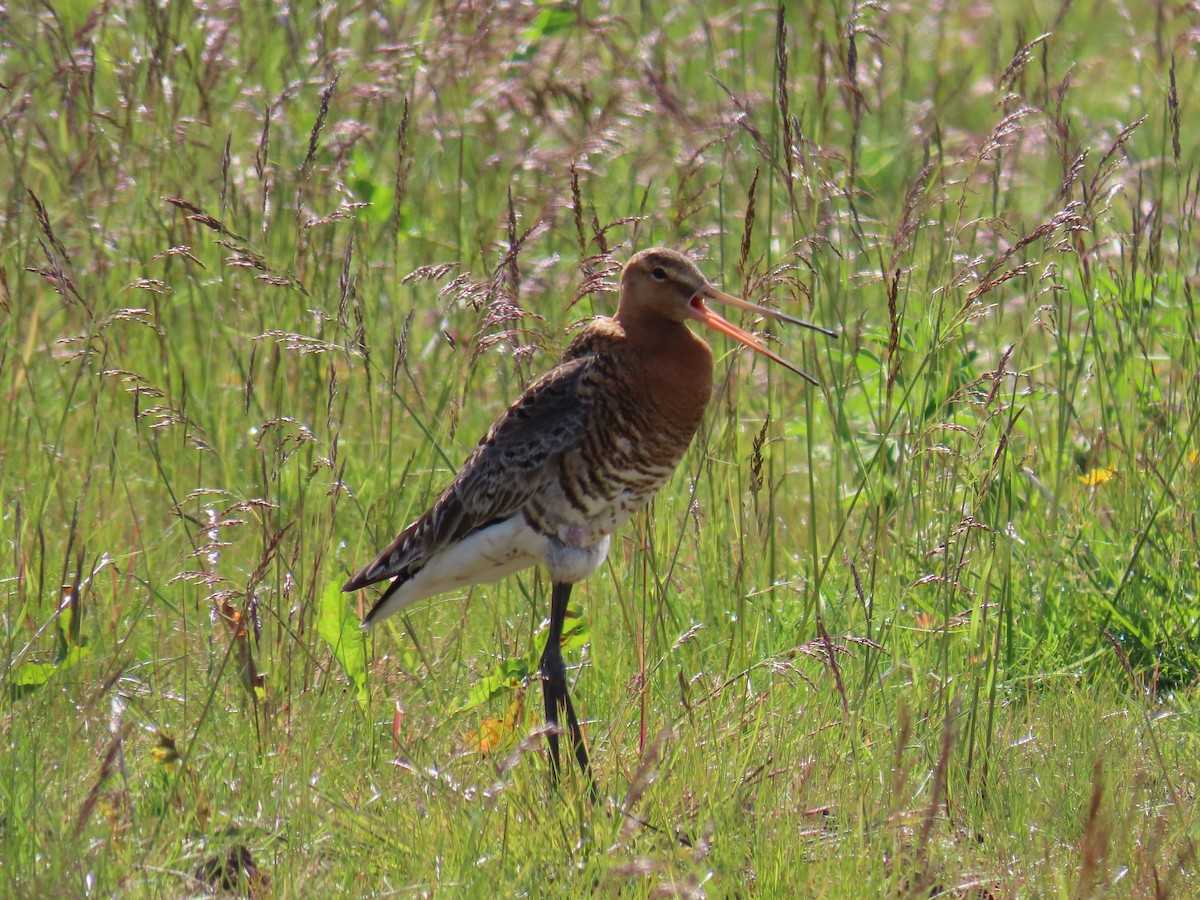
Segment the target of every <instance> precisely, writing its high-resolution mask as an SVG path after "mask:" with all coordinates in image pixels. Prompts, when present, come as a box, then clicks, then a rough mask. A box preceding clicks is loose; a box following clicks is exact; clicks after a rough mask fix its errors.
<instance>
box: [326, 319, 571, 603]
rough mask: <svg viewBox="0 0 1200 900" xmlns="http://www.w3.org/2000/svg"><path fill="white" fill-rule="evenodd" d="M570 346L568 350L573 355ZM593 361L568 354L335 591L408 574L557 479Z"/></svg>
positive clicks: (505, 516)
mask: <svg viewBox="0 0 1200 900" xmlns="http://www.w3.org/2000/svg"><path fill="white" fill-rule="evenodd" d="M578 343H579V342H578V341H576V342H575V343H573V344H572V347H571V349H572V350H577V347H576V344H578ZM594 362H595V356H594V355H592V354H583V355H579V354H578V353H575V354H572V353H570V352H568V354H567V356H565V357H564V359H563V361H562V362H560V363H559V364H558V365H557V366H556V367H555V368H553V369H552V370H550V371H549V372H547V373H546V374H545V375H543V376H542V377H541V378H539V379H538V380H537V381H535V382H534V383H533V384H531V385H530V386H529V387H528V388H527V389H526V390H525V393H524V394H522V395H521V397H520V398H519V399H518V400H517V401H516V402H515V403H514V404H513V405H512V406H510V407H509V408H508V409H507V410H505V412H504V414H503V415H501V416H500V418H499V419H497V420H496V422H495V424H494V425H492V427H491V428H490V429H489V430H488V433H487V434H486V435H484V437H483V439H482V440H481V441H480V442H479V444H478V445H477V446H476V447H475V450H474V451H473V452H472V453H471V455H470V456H469V457H468V458H467V461H466V462H465V463H464V464H463V467H462V468H461V469H460V470H459V472H458V476H457V477H456V478H455V479H454V481H453V482H451V484H450V486H449V487H447V488H446V490H444V491H443V492H442V494H441V495H440V496H439V497H438V498H437V500H435V501H434V503H433V505H432V506H431V507H430V508H429V509H428V510H427V511H426V512H425V513H424V514H423V515H422V516H421V517H420V518H419V519H417V520H416V521H415V522H413V523H412V524H411V525H409V526H408V527H407V528H406V529H404V531H403V532H401V533H400V535H399V536H397V538H396V539H395V540H394V541H392V543H391V544H390V545H389V546H388V547H387V548H386V549H385V550H384V551H383V552H382V553H380V554H379V556H378V557H377V558H376V559H375V560H374V561H373V562H372V563H371V564H370V565H368V566H365V567H364V568H363V569H362V570H361V571H359V572H358V573H357V574H356V575H355V576H354V577H353V578H351V579H350V580H349V581H348V582H346V584H345V585H344V586H343V588H342V590H343V591H354V590H358V589H359V588H362V587H365V586H367V585H369V584H374V583H376V582H379V581H384V580H386V579H389V578H397V577H399V576H403V575H405V574H407V573H412V572H415V571H416V570H418V569H420V568H421V566H422V565H424V563H425V561H426V560H427V559H429V557H430V556H432V555H433V554H435V553H437V552H438V551H439V550H442V549H444V548H445V547H447V546H449V545H450V544H452V543H454V542H455V541H458V540H461V539H462V538H464V537H466V536H467V535H469V534H470V533H471V532H473V531H475V530H476V529H479V528H484V527H486V526H488V525H490V524H492V523H494V522H498V521H501V520H503V519H506V518H508V517H509V516H511V515H513V514H514V513H516V512H517V511H519V510H520V509H521V508H522V507H523V506H524V505H525V504H526V503H527V502H528V501H529V498H530V497H532V496H533V495H534V494H535V493H536V492H537V491H539V490H541V489H542V488H543V487H544V486H545V485H546V484H547V483H548V482H549V481H550V480H551V479H553V478H556V477H557V476H558V471H559V470H558V466H559V461H560V460H561V459H562V456H563V454H564V453H565V452H567V451H568V450H570V449H571V448H572V447H574V446H576V445H577V444H578V443H579V442H580V441H581V440H582V437H583V435H584V433H585V430H586V427H587V422H588V415H589V413H590V411H591V401H590V398H591V391H590V389H589V387H588V386H587V382H588V376H589V373H590V371H591V370H592V368H593V365H594Z"/></svg>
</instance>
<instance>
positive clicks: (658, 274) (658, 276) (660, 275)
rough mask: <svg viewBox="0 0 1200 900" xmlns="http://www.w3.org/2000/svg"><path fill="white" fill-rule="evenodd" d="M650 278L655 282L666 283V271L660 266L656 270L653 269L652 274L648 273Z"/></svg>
mask: <svg viewBox="0 0 1200 900" xmlns="http://www.w3.org/2000/svg"><path fill="white" fill-rule="evenodd" d="M650 277H651V278H653V279H654V280H655V281H666V280H667V270H666V269H664V268H663V267H662V266H659V267H658V268H657V269H655V270H654V271H653V272H651V273H650Z"/></svg>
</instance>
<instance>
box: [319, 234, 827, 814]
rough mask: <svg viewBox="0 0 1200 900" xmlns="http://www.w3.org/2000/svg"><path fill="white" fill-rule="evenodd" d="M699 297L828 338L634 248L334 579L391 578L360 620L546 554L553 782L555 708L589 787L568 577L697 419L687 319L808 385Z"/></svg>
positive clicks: (641, 502) (700, 384)
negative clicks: (420, 508) (440, 474)
mask: <svg viewBox="0 0 1200 900" xmlns="http://www.w3.org/2000/svg"><path fill="white" fill-rule="evenodd" d="M705 301H715V302H717V303H723V304H726V305H728V306H732V307H735V308H737V309H743V310H747V311H749V312H753V313H757V314H758V315H761V316H767V317H769V318H772V319H778V320H780V321H782V322H789V323H791V324H793V325H802V326H804V327H806V328H812V329H814V330H816V331H820V332H822V333H823V334H827V335H829V336H830V337H836V336H837V335H836V334H835V333H834V332H832V331H829V330H827V329H824V328H820V327H818V326H816V325H811V324H809V323H808V322H805V321H802V320H801V319H797V318H794V317H792V316H789V315H786V314H784V313H781V312H777V311H776V310H771V309H765V308H763V307H760V306H756V305H754V304H753V303H747V302H746V301H745V300H739V299H738V298H737V297H731V296H730V295H728V294H725V293H722V292H721V291H719V290H717V289H716V288H715V287H713V286H712V285H711V284H710V283H709V281H708V279H706V278H705V277H704V275H703V274H701V272H700V270H699V269H698V268H697V267H696V265H695V264H694V263H692V262H691V260H689V259H688V258H687V257H685V256H683V255H681V254H679V253H676V252H675V251H673V250H664V249H654V250H644V251H642V252H641V253H638V254H636V255H635V256H633V258H631V259H630V260H629V262H628V264H627V265H626V266H625V268H624V270H623V271H622V272H621V290H620V300H619V303H618V306H617V314H616V316H614V317H613V318H611V319H610V318H606V317H599V318H597V319H595V320H593V321H592V322H590V323H589V324H588V325H587V326H586V327H585V328H583V330H581V331H580V332H579V334H578V335H577V336H576V337H575V339H574V340H573V341H572V342H571V344H570V346H568V347H567V350H566V352H565V353H564V354H563V356H562V359H560V360H559V361H558V364H557V365H556V366H555V367H554V368H553V369H551V370H550V371H549V372H547V373H546V374H545V375H543V376H542V377H541V378H539V379H538V380H537V381H535V382H534V383H533V384H531V385H530V386H529V387H528V388H527V389H526V391H525V392H524V393H523V394H522V395H521V396H520V397H519V398H518V399H517V401H516V402H515V403H513V405H512V406H510V407H509V408H508V409H507V410H505V412H504V413H503V414H502V415H501V416H500V418H499V419H497V420H496V423H495V424H494V425H492V427H491V429H490V430H489V431H488V433H487V434H486V435H484V437H483V439H482V440H481V441H480V442H479V444H478V446H476V448H475V450H474V452H473V453H472V454H471V455H470V457H468V459H467V461H466V462H465V463H464V464H463V467H462V468H461V469H460V470H459V472H458V475H457V477H456V478H455V479H454V480H453V481H452V482H451V483H450V486H449V487H447V488H446V489H445V490H444V491H443V492H442V493H441V495H440V496H439V497H438V498H437V499H436V500H435V501H434V502H433V505H432V506H431V507H430V508H429V509H428V510H427V511H426V512H425V513H424V514H422V515H421V516H420V517H419V518H418V519H417V520H416V521H415V522H413V523H412V524H411V525H409V526H408V527H407V528H405V529H404V531H402V532H401V533H400V535H399V536H398V537H397V538H396V539H395V540H394V541H392V543H391V544H389V545H388V547H387V548H386V549H385V550H384V551H383V552H382V553H380V554H379V556H378V557H377V558H376V559H375V560H374V561H373V562H371V563H370V564H369V565H367V566H365V567H364V568H363V569H362V570H360V571H359V572H358V573H357V574H356V575H354V577H352V578H351V579H350V580H349V581H347V582H346V584H345V585H344V586H343V588H342V590H343V591H355V590H358V589H360V588H363V587H366V586H367V585H370V584H375V583H376V582H380V581H386V580H388V579H390V580H391V584H389V585H388V586H387V589H386V590H384V592H383V594H382V596H380V598H379V600H378V602H376V604H375V606H374V607H373V608H372V609H371V611H370V612H369V613H368V614H367V616H366V618H365V619H364V620H363V627H364V628H365V627H367V626H369V625H373V624H375V623H376V622H378V621H380V620H381V619H384V618H386V617H387V616H390V615H392V614H393V613H395V612H397V611H399V610H401V609H403V608H404V607H406V606H408V605H409V604H410V603H414V602H416V601H418V600H423V599H425V598H426V597H432V596H434V595H435V594H441V593H445V592H446V591H451V590H456V589H460V588H463V587H467V586H469V585H474V584H484V583H489V582H493V581H496V580H498V579H500V578H503V577H504V576H506V575H510V574H512V573H513V572H518V571H520V570H521V569H526V568H529V567H531V566H535V565H537V564H539V563H543V564H545V566H546V568H547V570H548V571H549V573H550V582H551V592H550V630H549V634H548V635H547V637H546V648H545V650H544V651H543V653H542V657H541V663H540V665H539V671H540V674H541V677H542V692H543V697H544V700H545V706H546V721H547V723H548V724H549V726H550V727H549V729H548V731H547V740H548V742H549V745H550V770H551V773H552V775H553V777H554V778H555V779H557V778H558V775H559V767H560V762H559V749H558V738H559V734H560V733H561V731H562V729H561V728H560V727H559V719H560V716H565V717H566V729H567V734H568V736H569V738H570V741H571V744H572V747H573V749H574V752H575V758H576V760H577V761H578V762H579V767H580V769H581V770H582V771H583V774H584V776H585V777H586V778H587V779H588V782H589V785H590V787H591V790H592V793H593V795H595V792H596V787H595V780H594V778H593V776H592V770H591V763H590V762H589V760H588V752H587V747H586V746H585V744H584V740H583V732H582V731H581V730H580V728H579V720H578V718H577V717H576V715H575V708H574V706H573V705H572V703H571V696H570V693H569V692H568V689H567V674H566V666H565V664H564V663H563V658H562V647H561V643H562V629H563V620H564V618H565V617H566V613H567V601H568V599H569V598H570V596H571V588H572V587H573V586H574V584H575V583H576V582H577V581H582V580H583V579H584V578H586V577H587V576H588V575H590V574H591V573H592V572H594V571H596V569H597V568H598V567H599V566H600V564H601V563H602V562H603V561H604V558H605V556H606V555H607V554H608V546H609V542H610V541H611V539H612V534H613V532H615V531H616V530H617V529H618V528H620V527H621V526H622V525H624V524H625V523H626V522H628V521H629V519H630V518H631V517H632V516H633V514H634V513H635V512H637V511H638V510H639V509H641V508H642V507H643V506H645V505H646V503H647V502H648V501H649V500H650V498H651V497H653V496H654V494H655V492H656V491H657V490H658V489H659V488H660V487H662V485H663V483H664V482H666V480H667V479H668V478H669V477H670V475H671V473H672V472H673V471H674V470H675V466H676V465H677V464H678V463H679V460H680V459H681V458H682V457H683V454H684V452H685V451H686V450H687V448H688V444H690V443H691V440H692V435H694V434H695V433H696V430H697V428H699V427H700V422H701V419H702V418H703V416H704V408H705V407H706V406H707V405H708V399H709V396H710V395H711V394H712V379H713V358H712V351H711V350H710V349H709V347H708V344H706V343H705V342H704V341H703V340H701V339H700V338H699V337H697V336H696V335H695V334H694V333H693V332H692V330H691V329H690V328H688V327H687V324H686V323H687V322H689V321H693V322H699V323H701V324H703V325H707V326H709V327H710V328H713V329H715V330H717V331H719V332H721V333H723V334H726V335H728V336H729V337H731V338H733V339H735V340H737V341H740V342H741V343H743V344H745V345H746V346H747V347H750V348H751V349H753V350H756V351H757V352H759V353H761V354H762V355H763V356H766V357H767V358H768V359H771V360H773V361H775V362H777V363H779V364H780V365H782V366H784V367H785V368H787V369H790V370H791V371H792V372H795V373H796V374H797V375H799V376H800V377H801V378H804V379H806V380H807V381H809V382H811V383H813V384H816V381H815V380H814V379H813V378H812V376H810V375H808V374H806V373H805V372H802V371H801V370H800V369H798V368H796V367H795V366H793V365H792V364H791V363H788V362H787V361H785V360H784V359H782V358H781V357H780V356H778V355H777V354H775V353H774V352H772V351H771V350H770V349H768V348H767V347H766V346H765V345H764V344H763V343H761V342H760V341H759V340H758V339H757V338H755V337H754V336H753V335H751V334H748V333H747V332H745V331H743V330H742V329H740V328H738V327H737V326H735V325H733V324H731V323H729V322H727V321H726V320H725V319H723V318H721V317H720V316H719V315H717V314H716V313H715V312H713V311H711V310H710V309H709V308H708V307H707V306H706V305H705Z"/></svg>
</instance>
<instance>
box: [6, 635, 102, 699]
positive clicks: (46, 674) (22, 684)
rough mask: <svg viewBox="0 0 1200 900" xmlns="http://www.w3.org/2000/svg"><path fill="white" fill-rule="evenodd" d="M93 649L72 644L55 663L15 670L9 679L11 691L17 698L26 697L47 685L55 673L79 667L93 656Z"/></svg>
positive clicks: (23, 666) (28, 663) (30, 663)
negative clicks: (78, 665) (81, 662)
mask: <svg viewBox="0 0 1200 900" xmlns="http://www.w3.org/2000/svg"><path fill="white" fill-rule="evenodd" d="M91 652H92V650H91V648H90V647H85V646H83V645H81V644H72V645H71V646H70V647H69V648H68V649H67V651H66V653H65V654H64V655H63V657H62V658H61V659H56V660H55V661H54V662H44V663H37V662H26V663H21V665H19V666H17V667H16V669H14V670H13V673H12V676H11V677H10V678H9V682H8V683H9V689H10V690H11V691H12V695H13V697H15V698H18V699H19V698H21V697H26V696H28V695H29V694H32V693H33V692H34V691H36V690H37V689H38V688H40V687H41V686H42V685H44V684H46V682H48V681H49V680H50V679H51V678H53V677H54V675H55V673H57V672H61V671H62V670H63V669H69V668H71V667H72V666H74V665H77V664H78V663H79V662H80V661H81V660H83V659H86V658H87V657H88V656H89V655H91Z"/></svg>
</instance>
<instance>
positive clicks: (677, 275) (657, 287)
mask: <svg viewBox="0 0 1200 900" xmlns="http://www.w3.org/2000/svg"><path fill="white" fill-rule="evenodd" d="M705 300H711V301H713V302H715V303H723V304H725V305H727V306H732V307H735V308H737V309H743V310H746V311H747V312H753V313H757V314H758V315H760V316H766V317H767V318H771V319H776V320H778V321H780V322H788V323H790V324H792V325H801V326H803V327H805V328H811V329H813V330H814V331H819V332H821V333H822V334H825V335H828V336H829V337H835V338H836V337H837V333H836V332H833V331H830V330H829V329H827V328H821V327H820V326H817V325H813V324H811V323H809V322H805V321H804V320H803V319H797V318H795V317H794V316H789V315H787V314H786V313H781V312H779V311H778V310H774V309H767V308H766V307H763V306H758V305H756V304H754V303H748V302H747V301H745V300H741V299H739V298H737V297H733V296H730V295H729V294H726V293H724V292H722V291H719V290H717V289H716V288H715V287H713V285H712V283H711V282H709V280H708V279H707V278H705V277H704V273H702V272H701V271H700V269H699V268H697V266H696V264H695V263H694V262H692V261H691V260H690V259H688V258H687V257H686V256H684V255H683V254H682V253H677V252H675V251H674V250H667V249H665V248H662V247H655V248H653V249H651V250H643V251H641V252H640V253H636V254H634V256H633V257H632V258H631V259H630V260H629V262H628V263H626V264H625V268H624V270H622V272H621V299H620V306H619V308H618V311H617V319H618V321H621V322H622V323H630V322H633V321H641V322H653V321H655V320H658V321H663V320H665V321H669V322H677V323H681V322H687V321H688V320H692V321H695V322H700V323H701V324H703V325H707V326H708V327H710V328H713V329H715V330H716V331H719V332H721V333H722V334H725V335H728V336H729V337H731V338H733V339H734V340H736V341H738V342H740V343H742V344H745V345H746V346H747V347H749V348H750V349H752V350H755V351H757V352H758V353H761V354H762V355H763V356H765V357H767V358H768V359H771V360H773V361H774V362H777V363H779V364H780V365H781V366H783V367H784V368H786V369H789V370H791V371H792V372H795V373H796V374H797V375H799V376H800V377H801V378H804V379H806V380H807V381H809V382H811V383H813V384H816V383H817V381H816V379H815V378H813V377H812V376H811V375H809V374H808V373H807V372H804V371H803V370H801V369H799V368H797V367H796V366H794V365H792V364H791V363H789V362H788V361H787V360H785V359H783V357H781V356H779V355H778V354H776V353H775V352H774V351H772V350H771V349H770V348H768V347H767V346H766V345H765V344H763V343H762V342H761V341H760V340H759V339H758V338H756V337H755V336H754V335H752V334H750V333H748V332H746V331H743V330H742V329H740V328H738V327H737V326H736V325H734V324H733V323H731V322H728V321H726V320H725V319H723V318H722V317H721V316H719V315H717V314H716V313H715V312H713V311H712V310H711V309H709V308H708V306H706V305H705V302H704V301H705Z"/></svg>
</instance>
